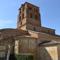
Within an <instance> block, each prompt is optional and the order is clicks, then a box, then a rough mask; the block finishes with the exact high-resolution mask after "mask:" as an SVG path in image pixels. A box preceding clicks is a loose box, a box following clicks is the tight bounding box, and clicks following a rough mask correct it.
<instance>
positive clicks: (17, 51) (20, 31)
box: [0, 2, 60, 60]
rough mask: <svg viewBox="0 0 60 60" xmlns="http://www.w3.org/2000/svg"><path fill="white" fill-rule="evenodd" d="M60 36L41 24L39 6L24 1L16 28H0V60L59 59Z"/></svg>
mask: <svg viewBox="0 0 60 60" xmlns="http://www.w3.org/2000/svg"><path fill="white" fill-rule="evenodd" d="M59 51H60V36H59V35H56V34H55V29H51V28H47V27H43V26H42V25H41V14H40V12H39V7H37V6H35V5H33V4H31V3H28V2H25V3H24V4H22V5H21V7H20V8H19V15H18V19H17V28H16V29H12V28H8V29H0V60H60V52H59Z"/></svg>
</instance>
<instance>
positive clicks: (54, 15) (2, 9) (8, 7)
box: [0, 0, 60, 35]
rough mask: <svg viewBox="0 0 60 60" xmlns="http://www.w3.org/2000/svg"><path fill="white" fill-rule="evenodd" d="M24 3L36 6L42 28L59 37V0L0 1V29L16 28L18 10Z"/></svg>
mask: <svg viewBox="0 0 60 60" xmlns="http://www.w3.org/2000/svg"><path fill="white" fill-rule="evenodd" d="M24 2H29V3H32V4H34V5H36V6H38V7H39V8H40V14H41V23H42V26H44V27H48V28H52V29H55V30H56V34H59V35H60V0H0V29H3V28H16V23H17V18H18V12H19V10H18V9H19V7H21V4H23V3H24Z"/></svg>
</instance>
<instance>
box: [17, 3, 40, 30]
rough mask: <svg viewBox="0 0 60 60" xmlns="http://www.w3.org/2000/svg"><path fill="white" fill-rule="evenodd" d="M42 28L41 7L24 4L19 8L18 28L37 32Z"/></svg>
mask: <svg viewBox="0 0 60 60" xmlns="http://www.w3.org/2000/svg"><path fill="white" fill-rule="evenodd" d="M37 27H41V18H40V13H39V7H37V6H35V5H32V4H30V3H27V2H26V3H24V4H22V5H21V8H19V15H18V22H17V28H18V29H22V30H36V29H37Z"/></svg>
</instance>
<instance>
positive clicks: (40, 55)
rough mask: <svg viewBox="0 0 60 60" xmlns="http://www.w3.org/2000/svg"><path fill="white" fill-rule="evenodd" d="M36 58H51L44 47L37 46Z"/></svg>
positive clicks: (40, 59)
mask: <svg viewBox="0 0 60 60" xmlns="http://www.w3.org/2000/svg"><path fill="white" fill-rule="evenodd" d="M37 52H38V54H37V60H52V58H51V56H50V54H49V53H48V51H47V50H46V49H45V48H44V47H38V51H37Z"/></svg>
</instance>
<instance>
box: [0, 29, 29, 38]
mask: <svg viewBox="0 0 60 60" xmlns="http://www.w3.org/2000/svg"><path fill="white" fill-rule="evenodd" d="M24 35H29V33H28V31H24V30H18V29H11V28H8V29H0V39H3V38H8V37H11V36H13V37H16V36H24Z"/></svg>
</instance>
